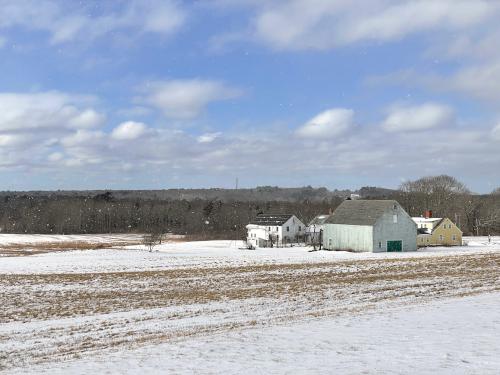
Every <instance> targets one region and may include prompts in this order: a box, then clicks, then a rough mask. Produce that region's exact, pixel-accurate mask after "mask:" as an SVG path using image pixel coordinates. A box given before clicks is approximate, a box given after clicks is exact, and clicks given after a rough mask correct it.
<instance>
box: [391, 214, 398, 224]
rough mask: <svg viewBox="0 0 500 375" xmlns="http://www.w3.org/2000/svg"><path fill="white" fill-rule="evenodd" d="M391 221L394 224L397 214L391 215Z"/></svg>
mask: <svg viewBox="0 0 500 375" xmlns="http://www.w3.org/2000/svg"><path fill="white" fill-rule="evenodd" d="M392 222H393V223H394V224H396V223H397V222H398V215H397V214H394V215H392Z"/></svg>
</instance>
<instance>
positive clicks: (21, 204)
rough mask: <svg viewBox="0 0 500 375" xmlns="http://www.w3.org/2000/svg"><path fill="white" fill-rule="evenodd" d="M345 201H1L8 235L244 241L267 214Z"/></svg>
mask: <svg viewBox="0 0 500 375" xmlns="http://www.w3.org/2000/svg"><path fill="white" fill-rule="evenodd" d="M342 200H343V199H342V198H340V197H336V198H331V199H325V200H323V201H317V200H316V201H309V200H303V201H300V202H287V201H267V202H260V201H255V202H240V201H232V202H223V201H222V200H219V199H212V200H206V199H193V200H186V199H183V200H159V199H139V198H135V199H128V198H124V199H116V198H115V197H114V196H113V193H112V192H106V193H103V194H98V195H95V196H92V197H78V196H76V197H68V196H59V195H57V194H51V195H50V196H35V197H34V196H32V195H29V194H16V195H5V196H4V197H2V198H1V201H0V230H1V232H3V233H42V234H49V233H54V234H56V233H57V234H70V233H71V234H85V233H88V234H91V233H144V232H152V231H160V232H163V233H166V232H169V233H175V234H188V235H196V236H199V237H205V238H213V237H218V238H232V239H240V238H241V237H242V236H243V235H244V233H245V226H246V225H247V224H248V222H249V220H251V219H252V218H253V217H255V215H257V214H258V213H262V212H279V213H290V212H291V213H295V214H296V215H298V216H299V217H302V218H304V220H306V221H307V220H310V219H312V218H313V217H314V216H315V215H316V214H317V213H318V212H326V213H328V210H329V209H330V208H331V207H336V206H338V205H339V204H340V202H341V201H342Z"/></svg>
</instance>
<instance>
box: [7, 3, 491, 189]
mask: <svg viewBox="0 0 500 375" xmlns="http://www.w3.org/2000/svg"><path fill="white" fill-rule="evenodd" d="M498 16H500V3H497V2H492V1H480V0H474V1H466V0H463V1H460V0H453V1H452V0H441V1H439V2H436V1H426V0H423V1H390V0H370V1H363V2H354V1H347V0H328V1H327V0H289V1H285V0H276V1H261V0H232V1H229V0H213V1H211V0H205V1H189V2H188V1H174V0H171V1H170V0H143V1H138V0H137V1H133V0H131V1H55V0H36V1H30V0H26V1H23V0H18V1H14V0H0V72H1V74H0V189H2V190H18V189H21V190H32V189H33V190H35V189H96V188H100V189H118V188H122V189H127V188H130V189H137V188H171V187H232V186H233V185H234V181H235V179H236V178H238V179H239V181H240V186H245V187H253V186H257V185H280V186H303V185H313V186H326V187H328V188H332V189H333V188H357V187H361V186H365V185H378V186H385V187H397V186H398V185H399V184H400V183H401V182H402V181H405V180H407V179H414V178H418V177H421V176H424V175H433V174H443V173H446V174H451V175H453V176H455V177H457V178H458V179H460V180H462V181H463V182H465V183H466V184H467V185H468V186H469V187H470V188H471V189H472V190H474V191H477V192H489V191H491V190H493V189H494V188H496V187H498V186H500V151H499V150H500V116H499V113H498V112H499V107H498V103H499V99H500V88H499V87H498V82H500V50H499V49H498V48H497V46H498V45H500V27H499V26H498V25H497V22H496V20H498Z"/></svg>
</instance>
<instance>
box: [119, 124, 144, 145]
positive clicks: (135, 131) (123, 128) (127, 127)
mask: <svg viewBox="0 0 500 375" xmlns="http://www.w3.org/2000/svg"><path fill="white" fill-rule="evenodd" d="M147 131H148V128H147V126H146V125H145V124H143V123H142V122H134V121H127V122H123V123H121V124H120V125H118V126H117V127H116V128H114V129H113V131H112V133H111V138H113V139H115V140H118V141H130V140H134V139H137V138H140V137H142V136H143V135H144V134H146V133H147Z"/></svg>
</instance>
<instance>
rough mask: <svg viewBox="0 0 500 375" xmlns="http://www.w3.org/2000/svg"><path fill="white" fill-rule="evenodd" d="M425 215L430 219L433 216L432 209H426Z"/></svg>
mask: <svg viewBox="0 0 500 375" xmlns="http://www.w3.org/2000/svg"><path fill="white" fill-rule="evenodd" d="M424 217H425V218H426V219H430V218H431V217H432V211H431V210H425V212H424Z"/></svg>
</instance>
